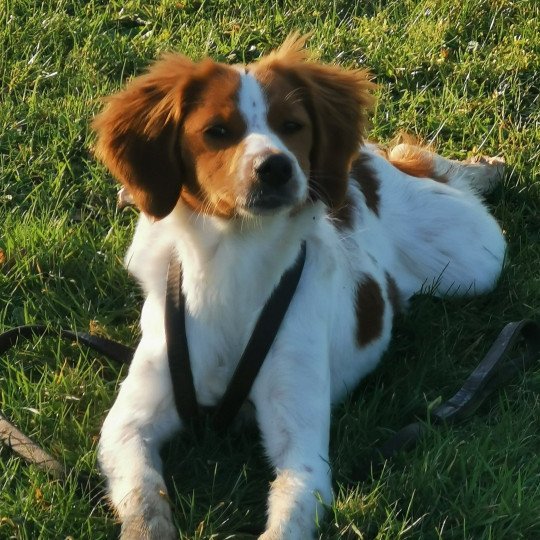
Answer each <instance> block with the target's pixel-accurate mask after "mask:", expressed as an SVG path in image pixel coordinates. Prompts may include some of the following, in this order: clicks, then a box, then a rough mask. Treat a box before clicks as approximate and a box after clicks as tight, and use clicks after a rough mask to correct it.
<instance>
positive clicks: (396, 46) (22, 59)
mask: <svg viewBox="0 0 540 540" xmlns="http://www.w3.org/2000/svg"><path fill="white" fill-rule="evenodd" d="M294 29H298V30H300V31H302V32H307V31H311V32H313V37H312V39H311V42H310V46H311V47H312V48H313V49H316V50H318V51H319V52H320V55H321V57H322V59H324V60H326V61H330V62H338V63H340V64H341V65H343V66H352V67H354V66H358V65H362V66H364V65H365V66H369V67H370V68H371V69H372V71H373V73H374V75H375V76H376V80H377V82H378V83H379V91H378V92H379V104H378V107H377V109H376V111H375V113H374V117H373V130H372V136H373V137H374V138H377V139H380V140H387V139H389V138H391V137H392V136H393V134H394V133H395V132H396V131H398V130H406V131H408V132H412V133H414V134H417V135H419V136H421V137H423V138H425V139H427V140H433V141H434V142H435V143H436V144H437V145H438V147H439V149H440V150H441V152H442V153H443V154H444V155H447V156H450V157H456V158H464V157H467V156H469V155H473V154H475V153H477V152H482V153H486V154H502V155H504V156H505V158H506V161H507V162H508V164H509V172H508V175H507V176H506V178H505V180H504V185H503V186H502V187H501V188H500V189H499V190H498V191H497V192H496V193H495V194H493V195H492V196H491V197H490V199H489V201H488V202H489V204H490V207H491V208H492V210H493V212H494V213H495V215H496V216H497V218H498V219H499V220H500V222H501V224H502V226H503V228H504V230H505V231H506V234H507V238H508V241H509V264H508V266H507V268H506V270H505V272H504V274H503V276H502V278H501V280H500V283H499V286H498V287H497V289H496V290H495V291H494V292H493V293H491V294H489V295H486V296H483V297H480V298H474V299H466V300H463V299H446V300H436V299H433V298H429V297H418V298H416V299H415V300H414V301H413V303H412V306H411V309H410V312H409V313H408V314H407V315H406V316H405V317H403V318H402V319H401V320H400V321H398V324H397V328H396V331H395V339H394V342H393V345H392V347H391V350H390V351H389V353H388V354H387V355H386V357H385V360H384V362H383V364H382V366H381V368H380V369H378V370H377V372H376V373H375V374H374V375H372V376H371V377H370V378H369V379H368V380H366V381H365V382H364V383H363V384H362V385H361V387H360V388H359V389H358V390H357V391H356V392H355V393H354V395H352V396H351V397H350V399H348V400H347V402H346V403H344V404H343V405H342V406H340V407H338V408H337V409H336V410H335V412H334V417H333V420H334V421H333V433H332V443H331V444H332V450H331V461H332V467H333V470H334V473H335V478H336V482H335V491H336V501H335V504H334V505H333V507H332V508H331V509H330V511H329V512H328V514H327V517H326V518H325V519H324V520H323V521H322V522H321V525H320V535H321V538H324V539H338V538H345V539H353V538H355V539H356V538H358V539H367V538H370V539H375V538H376V539H381V540H382V539H388V540H395V539H405V538H411V539H445V540H446V539H485V540H488V539H490V540H499V539H514V538H515V539H531V540H534V539H536V538H540V511H539V509H540V459H539V457H538V456H539V453H540V432H539V429H538V418H539V416H540V401H539V397H538V395H539V391H540V369H539V368H535V369H533V370H531V371H530V372H528V373H527V375H526V376H524V377H522V378H521V379H519V378H518V379H516V380H515V381H514V382H513V383H512V384H511V385H510V386H508V387H506V388H505V389H504V390H502V391H501V392H499V393H498V394H497V395H496V396H495V397H494V398H493V399H491V400H490V401H489V403H488V404H487V405H485V406H484V407H482V409H481V410H480V411H479V412H478V413H477V415H476V416H475V417H474V419H473V420H471V421H469V422H468V423H466V424H463V425H459V426H454V427H451V428H440V429H437V430H435V429H430V430H429V433H428V436H427V437H426V438H425V439H424V440H423V442H422V443H421V444H420V445H419V446H418V447H417V448H416V449H415V450H413V451H411V452H409V453H404V454H402V455H400V456H399V457H398V458H397V459H395V460H394V461H393V462H392V463H388V464H387V466H386V467H385V468H384V470H383V471H381V472H378V473H374V474H372V475H371V476H370V477H369V478H368V479H367V480H365V481H364V482H361V483H357V484H351V483H349V482H347V481H346V478H348V476H349V475H350V472H351V471H352V470H353V468H354V466H355V464H356V463H357V461H358V460H361V459H362V458H363V457H365V456H367V455H368V453H369V450H370V448H372V447H373V446H374V445H377V444H378V443H380V442H381V441H382V440H384V439H385V438H386V437H387V436H388V435H389V433H391V432H392V431H393V430H395V429H398V428H399V427H401V426H402V425H404V424H405V423H407V422H408V421H410V420H411V418H413V417H414V415H415V414H416V413H419V414H420V415H422V414H423V411H425V409H426V407H427V406H428V404H430V403H432V402H434V401H435V400H437V399H439V398H441V397H442V398H443V399H445V398H447V397H449V396H450V395H452V393H453V392H455V390H456V389H457V388H459V386H460V385H461V383H462V382H463V380H464V379H465V377H466V376H467V375H468V373H469V372H470V371H471V370H472V368H473V367H474V366H475V364H476V363H477V362H478V361H479V359H480V358H481V357H482V355H483V354H484V353H485V352H486V351H487V349H488V347H489V344H490V342H491V341H492V340H493V339H494V337H495V336H496V334H497V333H498V331H499V329H500V328H502V326H503V325H504V324H505V323H506V322H507V321H510V320H516V319H522V318H526V317H528V318H536V319H537V320H538V319H540V272H539V261H540V211H539V210H540V182H539V181H538V178H539V175H540V98H539V94H540V85H539V81H538V73H540V7H539V5H538V3H537V2H536V1H535V0H521V1H518V0H445V1H443V0H389V1H384V2H383V1H382V0H366V1H364V2H353V1H350V0H349V1H346V0H335V1H333V2H329V1H327V0H325V1H324V2H323V1H322V0H309V1H308V0H296V1H295V2H291V1H288V0H275V1H272V2H249V0H213V1H211V0H185V1H179V0H175V1H172V0H164V1H161V2H156V1H148V2H143V1H140V0H137V1H136V0H124V1H122V2H119V1H117V0H112V1H104V0H89V1H82V0H79V1H76V0H58V1H55V2H49V1H42V2H36V1H33V0H4V1H3V2H2V3H1V4H0V58H1V59H2V60H1V61H0V85H1V101H0V250H1V251H0V299H1V300H0V329H7V328H10V327H13V326H16V325H19V324H26V323H34V322H44V323H48V324H51V325H55V326H56V325H62V326H67V327H72V328H78V329H86V330H88V329H92V330H93V331H96V332H98V333H101V334H103V335H108V336H111V337H114V338H117V339H119V340H122V341H124V342H125V343H130V344H133V343H135V342H136V340H137V335H138V321H137V319H138V310H139V308H140V305H141V296H140V293H139V291H138V289H137V287H136V285H135V284H134V283H133V282H132V281H131V280H130V279H129V278H128V277H127V275H126V272H125V271H124V270H123V268H122V264H121V259H122V256H123V253H124V251H125V250H126V247H127V245H128V243H129V239H130V238H131V235H132V232H133V227H134V224H135V221H136V213H135V212H134V211H133V210H131V209H128V210H125V211H122V212H120V211H118V210H117V209H116V208H115V193H116V186H115V185H114V183H113V182H112V181H111V180H110V178H109V177H108V175H107V173H106V172H105V171H104V170H103V168H102V167H101V166H99V165H98V164H97V163H96V162H95V160H94V159H93V157H92V152H91V148H92V135H91V134H90V131H89V122H90V120H91V118H92V116H93V115H94V114H95V112H96V111H97V110H98V109H99V107H100V97H102V96H104V95H106V94H108V93H110V92H112V91H114V90H116V89H118V88H120V87H121V86H122V84H123V83H124V82H125V81H126V80H128V79H129V78H130V77H131V76H133V75H135V74H138V73H140V72H141V71H142V70H143V69H144V68H145V66H146V65H147V64H148V63H149V62H150V61H151V60H152V59H154V58H155V57H156V56H158V55H159V54H160V53H161V52H163V51H166V50H171V49H174V50H180V51H183V52H184V53H186V54H188V55H190V56H193V57H195V58H200V57H203V56H205V55H211V56H212V57H214V58H216V59H218V60H222V61H226V62H232V63H234V62H242V61H249V60H252V59H255V58H257V57H258V56H260V55H261V54H263V53H264V52H265V51H268V50H270V49H271V48H272V47H274V46H277V45H278V44H279V43H280V42H281V41H282V40H283V38H284V37H285V36H286V35H287V34H288V33H289V32H290V31H291V30H294ZM123 375H124V373H123V372H122V370H118V369H117V368H116V367H115V366H111V365H109V364H108V363H107V361H105V360H104V359H103V358H99V357H98V356H97V355H95V354H94V353H91V352H88V351H86V350H81V349H79V348H76V347H73V346H67V345H65V344H61V343H59V342H58V340H56V339H42V340H39V341H38V342H36V343H34V344H24V345H20V346H19V347H18V348H17V350H16V351H15V352H11V353H10V354H8V355H7V356H5V357H3V358H1V359H0V397H1V408H2V410H3V411H4V413H5V414H6V415H8V417H10V418H11V419H12V420H13V421H14V422H15V423H16V424H17V425H18V426H19V427H20V428H21V429H23V430H25V431H26V432H28V433H30V434H31V435H32V436H33V437H34V438H35V439H37V440H39V441H40V442H41V443H42V444H43V445H44V446H45V447H46V448H47V449H49V450H50V451H51V452H53V453H54V454H55V455H57V456H60V457H61V458H62V459H63V460H64V461H65V462H66V464H67V465H68V466H69V467H74V468H75V469H76V470H85V471H89V470H93V469H95V450H96V441H97V437H98V433H99V428H100V424H101V422H102V420H103V418H104V416H105V414H106V412H107V410H108V408H109V407H110V405H111V403H112V401H113V399H114V396H115V393H116V390H117V388H118V383H119V381H120V380H121V378H122V377H123ZM166 454H167V455H168V475H169V477H170V478H172V477H174V479H175V488H174V489H173V491H174V492H175V496H174V497H173V504H174V512H175V517H176V520H177V524H178V527H179V530H180V531H181V535H182V538H186V539H195V538H196V539H203V538H214V539H224V538H252V537H253V536H249V535H248V534H247V533H245V534H238V531H242V530H246V529H247V528H249V527H253V526H261V525H262V524H263V522H264V505H265V496H266V490H267V486H268V481H269V480H270V479H271V471H270V470H269V468H268V466H267V465H266V463H265V461H264V458H263V457H262V452H261V450H260V448H259V445H258V438H257V435H256V434H243V435H242V436H240V437H227V438H225V439H219V438H218V437H217V436H216V435H214V434H213V433H210V432H208V433H206V432H205V433H203V434H202V436H200V437H199V438H197V439H194V440H193V439H189V440H188V439H186V438H183V439H179V440H175V441H173V443H171V445H169V447H168V448H167V450H166ZM171 484H172V481H171ZM117 533H118V527H117V525H116V524H115V522H114V519H113V518H112V517H111V516H110V515H109V514H108V513H107V512H106V510H105V509H103V508H100V507H98V508H95V509H94V508H92V506H91V505H90V503H89V501H88V500H86V499H85V498H84V497H80V496H79V495H78V494H77V493H76V491H75V484H74V482H71V481H70V482H68V483H67V485H63V484H59V483H57V482H52V481H50V480H49V479H48V478H47V477H46V476H45V475H44V474H42V473H41V472H39V471H38V470H36V469H35V468H33V467H27V466H25V465H23V464H21V462H20V461H19V460H17V459H15V458H13V457H12V456H11V455H10V454H9V453H8V452H7V451H6V450H0V538H2V539H3V538H6V539H7V538H17V539H32V540H33V539H37V538H42V539H58V538H67V537H72V538H90V539H103V538H114V537H115V536H116V535H117Z"/></svg>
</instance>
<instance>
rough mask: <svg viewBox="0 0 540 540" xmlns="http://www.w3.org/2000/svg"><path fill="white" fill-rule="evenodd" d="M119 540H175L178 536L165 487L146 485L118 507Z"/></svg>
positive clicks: (156, 484) (157, 484)
mask: <svg viewBox="0 0 540 540" xmlns="http://www.w3.org/2000/svg"><path fill="white" fill-rule="evenodd" d="M118 513H119V515H120V519H121V520H122V532H121V535H120V538H121V539H122V540H176V539H177V538H178V533H177V531H176V529H175V527H174V525H173V522H172V513H171V508H170V506H169V498H168V497H167V491H166V488H165V486H160V483H159V482H158V481H156V482H155V484H152V483H150V482H148V483H147V484H146V485H145V488H142V489H136V490H134V491H132V492H131V494H130V495H129V496H128V497H126V498H125V499H124V500H123V501H122V504H121V505H120V506H119V507H118Z"/></svg>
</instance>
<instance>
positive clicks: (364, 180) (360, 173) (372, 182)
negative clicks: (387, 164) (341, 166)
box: [351, 154, 380, 216]
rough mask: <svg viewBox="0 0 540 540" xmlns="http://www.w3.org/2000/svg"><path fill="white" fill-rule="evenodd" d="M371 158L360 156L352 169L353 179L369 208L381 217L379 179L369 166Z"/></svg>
mask: <svg viewBox="0 0 540 540" xmlns="http://www.w3.org/2000/svg"><path fill="white" fill-rule="evenodd" d="M368 162H369V156H367V155H365V154H359V155H358V158H357V159H356V160H355V161H354V162H353V164H352V167H351V177H352V178H353V179H354V180H355V181H356V182H357V184H358V187H359V188H360V191H361V192H362V193H363V195H364V198H365V199H366V205H367V207H368V208H369V209H370V210H371V211H372V212H373V213H374V214H375V215H377V216H378V215H379V203H380V197H379V179H378V178H377V175H376V174H375V172H374V171H373V169H372V168H371V167H370V166H369V163H368Z"/></svg>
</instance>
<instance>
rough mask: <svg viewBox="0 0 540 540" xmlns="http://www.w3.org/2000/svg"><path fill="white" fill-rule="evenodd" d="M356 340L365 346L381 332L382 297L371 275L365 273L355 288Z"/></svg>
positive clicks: (361, 345) (359, 344) (360, 345)
mask: <svg viewBox="0 0 540 540" xmlns="http://www.w3.org/2000/svg"><path fill="white" fill-rule="evenodd" d="M355 308H356V342H357V343H358V346H359V347H365V346H366V345H368V344H369V343H371V342H372V341H374V340H376V339H377V338H378V337H379V336H380V335H381V332H382V328H383V315H384V299H383V296H382V293H381V288H380V286H379V284H378V283H377V281H375V279H374V278H373V277H372V276H369V275H366V276H364V278H363V280H362V281H361V282H360V283H359V284H358V286H357V288H356V302H355Z"/></svg>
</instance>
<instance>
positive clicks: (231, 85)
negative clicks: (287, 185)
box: [93, 35, 374, 218]
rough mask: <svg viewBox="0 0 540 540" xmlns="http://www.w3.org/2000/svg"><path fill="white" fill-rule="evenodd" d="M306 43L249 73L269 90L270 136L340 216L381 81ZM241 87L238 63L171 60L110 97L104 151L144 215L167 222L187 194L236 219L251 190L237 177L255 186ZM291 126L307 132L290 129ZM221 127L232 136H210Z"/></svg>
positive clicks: (201, 208)
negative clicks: (241, 199)
mask: <svg viewBox="0 0 540 540" xmlns="http://www.w3.org/2000/svg"><path fill="white" fill-rule="evenodd" d="M305 40H306V38H305V37H304V38H303V37H298V35H292V36H291V37H289V38H288V39H287V40H286V41H285V43H284V44H283V46H282V47H281V48H280V49H278V50H277V51H275V52H273V53H271V54H270V55H268V56H267V57H265V58H263V59H262V60H260V61H259V62H257V63H255V64H252V65H250V66H248V69H249V70H251V71H252V72H253V74H254V75H255V77H257V78H258V79H259V81H260V82H261V84H262V85H263V87H264V89H265V91H266V95H267V99H268V103H269V110H268V122H269V124H270V127H271V129H272V130H273V131H275V132H276V134H277V135H278V136H279V137H280V138H281V139H282V140H283V142H284V143H285V145H286V146H287V147H288V148H289V149H290V150H291V152H292V153H293V154H294V155H295V156H296V158H297V159H298V162H299V164H300V166H301V168H302V169H303V171H304V172H305V174H306V176H307V177H308V178H309V187H310V195H311V197H312V198H313V199H322V200H324V201H325V202H326V203H327V204H328V205H329V207H330V209H331V210H332V209H340V208H343V207H344V201H345V195H346V190H347V181H348V173H349V170H350V166H351V163H352V160H353V158H354V156H355V154H356V152H357V149H358V145H359V144H360V142H361V140H362V137H363V132H364V126H365V112H366V108H368V107H369V106H371V105H372V103H373V97H372V96H371V94H370V91H371V90H372V89H373V87H374V84H373V83H371V82H370V81H369V74H368V73H367V72H366V71H362V70H351V71H344V70H342V69H340V68H338V67H335V66H325V65H321V64H319V63H316V62H311V61H309V58H308V53H307V52H306V51H305V50H304V49H303V46H304V42H305ZM239 82H240V76H239V73H238V71H237V70H235V69H234V68H231V67H229V66H225V65H223V64H217V63H215V62H213V61H211V60H204V61H202V62H199V63H194V62H191V60H189V59H187V58H185V57H183V56H180V55H167V56H165V57H164V58H163V59H162V60H160V61H158V62H157V63H156V64H154V65H153V66H152V67H151V68H150V70H149V71H148V73H147V74H145V75H143V76H141V77H137V78H135V79H134V80H133V81H132V82H131V83H130V84H129V85H128V86H127V88H126V89H125V90H123V91H121V92H119V93H118V94H116V95H114V96H112V97H110V98H109V99H108V102H107V106H106V108H105V109H104V111H103V112H102V113H101V114H100V115H98V116H97V117H96V119H95V120H94V124H93V127H94V129H95V131H96V132H97V143H96V153H97V155H98V157H99V158H100V159H101V160H102V161H103V162H104V163H105V165H107V167H108V168H109V169H110V170H111V172H112V173H113V175H114V176H115V177H116V178H117V179H118V180H120V182H122V183H123V184H124V185H125V186H126V188H127V189H128V190H129V192H130V193H131V195H132V197H133V200H134V201H135V204H136V205H137V206H138V207H139V208H140V209H141V210H143V211H144V212H146V213H147V214H149V215H151V216H154V217H156V218H161V217H164V216H166V215H167V214H168V213H169V212H171V210H172V209H173V208H174V206H175V205H176V203H177V201H178V198H179V197H180V198H182V200H183V201H184V203H186V204H187V205H188V206H189V207H191V208H192V209H193V210H194V211H196V212H199V213H209V214H213V215H218V216H220V217H224V218H231V217H234V216H235V215H236V201H237V200H238V196H239V195H242V193H235V192H234V191H233V189H234V184H235V182H233V179H236V180H238V179H239V178H240V179H244V183H245V184H246V186H244V188H243V189H244V191H246V192H247V191H248V187H249V186H248V184H249V182H250V181H252V179H250V175H249V174H246V172H245V171H239V170H238V163H239V157H240V156H241V155H242V139H243V136H244V134H245V129H246V126H245V123H244V120H243V118H242V115H241V114H240V112H239V110H238V103H237V99H238V89H239ZM291 119H292V120H293V121H297V122H298V123H299V124H301V125H302V129H301V130H300V131H297V132H291V133H288V132H287V131H286V130H283V125H284V122H286V121H290V120H291ZM215 124H226V126H227V129H228V135H227V137H226V138H225V139H223V140H216V139H212V138H211V137H208V136H207V133H206V129H207V128H208V127H209V126H211V125H215ZM199 179H204V182H202V181H200V180H199ZM237 183H238V182H237ZM241 188H242V186H241ZM342 214H343V213H342Z"/></svg>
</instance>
